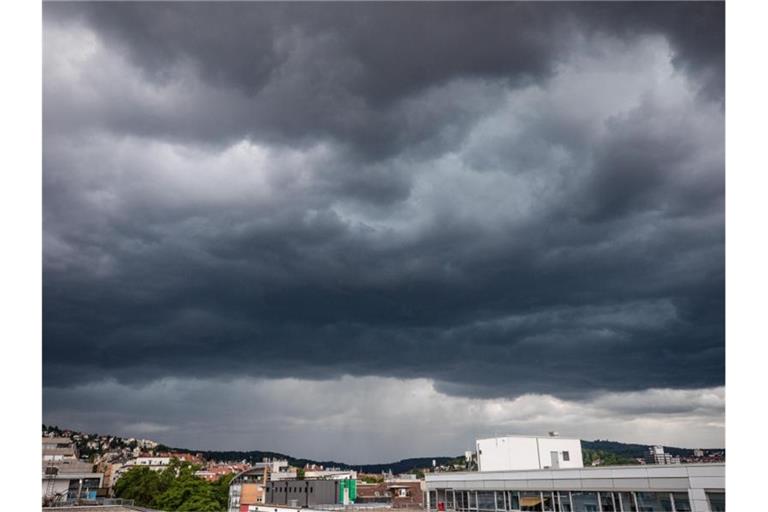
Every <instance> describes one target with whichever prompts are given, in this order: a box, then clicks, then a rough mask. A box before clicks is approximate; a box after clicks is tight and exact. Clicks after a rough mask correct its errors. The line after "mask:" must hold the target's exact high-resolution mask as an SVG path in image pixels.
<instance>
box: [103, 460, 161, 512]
mask: <svg viewBox="0 0 768 512" xmlns="http://www.w3.org/2000/svg"><path fill="white" fill-rule="evenodd" d="M163 484H164V482H162V481H161V478H160V474H159V473H157V472H156V471H152V470H151V469H149V468H147V467H137V468H132V469H130V470H129V471H128V472H127V473H125V474H124V475H123V476H121V477H120V478H119V479H118V480H117V482H115V496H117V497H118V498H125V499H129V500H134V502H135V503H136V505H139V506H145V507H149V506H152V505H153V503H154V500H155V497H157V496H159V495H160V494H161V493H162V492H163V491H164V485H163Z"/></svg>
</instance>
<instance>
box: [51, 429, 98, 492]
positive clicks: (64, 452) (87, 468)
mask: <svg viewBox="0 0 768 512" xmlns="http://www.w3.org/2000/svg"><path fill="white" fill-rule="evenodd" d="M77 455H78V454H77V449H76V448H75V445H74V443H73V442H72V440H71V439H68V438H65V437H43V438H42V499H43V503H44V504H51V503H56V502H65V501H68V500H72V499H82V498H85V499H89V498H94V499H95V498H96V495H97V494H98V492H99V489H100V488H101V487H102V482H103V475H102V473H97V472H95V471H93V464H91V463H89V462H86V461H81V460H79V459H78V458H77Z"/></svg>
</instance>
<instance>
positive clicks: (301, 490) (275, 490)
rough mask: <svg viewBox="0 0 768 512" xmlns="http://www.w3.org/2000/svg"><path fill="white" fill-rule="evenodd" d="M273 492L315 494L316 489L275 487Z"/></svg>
mask: <svg viewBox="0 0 768 512" xmlns="http://www.w3.org/2000/svg"><path fill="white" fill-rule="evenodd" d="M272 492H315V488H314V487H282V488H281V487H275V488H273V489H272Z"/></svg>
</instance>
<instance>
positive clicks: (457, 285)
mask: <svg viewBox="0 0 768 512" xmlns="http://www.w3.org/2000/svg"><path fill="white" fill-rule="evenodd" d="M723 49H724V42H723V4H721V3H711V2H706V3H674V4H669V3H653V4H622V3H616V4H612V3H604V4H577V3H565V4H559V3H543V4H516V3H510V4H486V5H483V6H476V5H468V4H461V3H451V4H418V5H414V4H409V5H407V4H344V5H343V6H342V5H319V4H279V5H278V4H242V3H231V4H230V3H225V4H203V3H170V4H168V3H164V4H151V3H137V4H125V3H124V4H115V3H102V4H98V3H97V4H83V3H77V4H62V3H48V4H46V5H45V6H44V98H43V100H44V120H43V121H44V133H45V137H44V155H43V167H44V233H43V234H44V269H43V271H44V295H43V299H44V342H43V343H44V380H45V386H46V396H49V395H50V394H52V393H65V391H64V389H65V388H66V389H68V391H66V393H73V392H75V391H76V390H82V389H87V386H89V385H93V383H95V382H101V381H103V380H104V379H116V381H117V383H116V384H114V385H115V386H124V385H131V386H145V387H146V386H152V385H153V384H152V383H153V382H155V381H158V379H168V378H171V379H190V378H195V379H202V380H203V381H204V382H219V380H220V379H225V378H226V379H229V378H232V377H236V378H239V379H246V380H247V379H252V378H270V379H272V378H274V379H286V378H299V379H310V380H317V379H321V380H323V379H330V381H332V382H336V380H337V379H338V378H339V377H340V376H343V375H349V376H355V378H363V379H366V378H371V377H378V378H396V379H405V380H408V381H412V380H413V379H423V380H424V382H428V383H432V382H434V387H435V389H436V391H435V392H436V393H444V394H447V395H450V396H454V397H457V398H456V399H467V398H466V397H477V398H482V399H486V398H494V399H502V400H514V399H515V397H519V396H522V395H529V396H534V395H530V394H541V393H543V394H546V395H548V396H552V397H556V398H553V400H554V399H561V400H596V398H595V397H597V396H602V395H604V394H606V393H608V395H605V396H611V395H610V393H617V392H629V393H631V392H644V391H643V390H647V389H649V388H660V389H679V390H686V389H687V390H694V389H709V388H714V387H717V386H721V385H722V384H723V382H724V307H723V306H724V211H723V201H724V172H723V171H724V156H723V155H724V123H723V98H722V80H723ZM89 383H90V384H89ZM430 385H431V384H430ZM84 386H85V387H84ZM120 389H122V388H120ZM143 389H144V388H143ZM73 390H74V391H73ZM628 396H632V395H628ZM462 397H464V398H462ZM590 403H592V402H590ZM659 407H660V408H661V409H663V407H664V404H663V403H660V404H659ZM661 409H660V410H661ZM148 421H155V420H148Z"/></svg>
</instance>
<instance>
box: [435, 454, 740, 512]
mask: <svg viewBox="0 0 768 512" xmlns="http://www.w3.org/2000/svg"><path fill="white" fill-rule="evenodd" d="M425 484H426V488H427V496H426V509H427V510H428V511H430V512H438V511H440V512H523V511H530V512H724V511H725V464H681V465H648V466H612V467H595V468H592V467H590V468H579V469H548V470H541V469H536V470H527V471H491V472H469V473H433V474H428V475H427V476H426V481H425Z"/></svg>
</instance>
